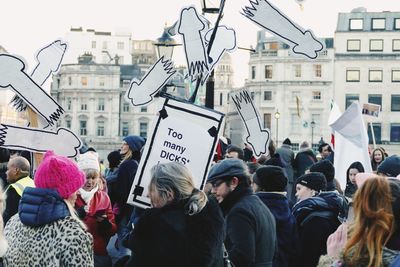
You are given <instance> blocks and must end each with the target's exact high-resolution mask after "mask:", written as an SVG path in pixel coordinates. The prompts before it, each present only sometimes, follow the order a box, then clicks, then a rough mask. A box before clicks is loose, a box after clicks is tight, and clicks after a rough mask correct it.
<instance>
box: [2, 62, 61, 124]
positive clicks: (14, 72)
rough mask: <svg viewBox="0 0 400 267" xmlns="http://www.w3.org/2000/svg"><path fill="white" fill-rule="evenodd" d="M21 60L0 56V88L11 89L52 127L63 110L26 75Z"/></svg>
mask: <svg viewBox="0 0 400 267" xmlns="http://www.w3.org/2000/svg"><path fill="white" fill-rule="evenodd" d="M24 70H25V63H24V62H23V61H22V59H20V58H18V57H16V56H12V55H8V54H0V87H2V88H7V87H9V86H10V87H11V88H12V90H13V91H14V92H15V93H16V94H18V96H19V97H20V98H21V99H23V101H24V102H26V103H27V104H28V105H29V106H30V107H31V108H32V109H33V110H34V111H35V112H36V113H37V114H38V115H40V116H42V117H43V118H44V119H45V120H46V122H47V124H49V125H54V124H55V122H56V121H57V120H58V119H59V118H60V116H61V114H62V113H63V112H64V110H63V108H62V107H61V106H60V105H59V104H58V103H57V102H56V101H55V100H54V99H53V98H52V97H51V96H49V95H48V94H47V93H46V92H45V91H44V90H43V89H42V88H41V87H40V85H38V84H37V83H36V82H35V81H34V80H33V79H32V78H31V77H30V76H29V75H28V74H26V73H25V71H24Z"/></svg>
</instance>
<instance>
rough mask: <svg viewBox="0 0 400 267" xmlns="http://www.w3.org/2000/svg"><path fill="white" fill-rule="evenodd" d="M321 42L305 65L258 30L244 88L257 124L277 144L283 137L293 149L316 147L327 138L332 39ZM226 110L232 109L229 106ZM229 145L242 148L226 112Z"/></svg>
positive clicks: (233, 119)
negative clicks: (315, 55)
mask: <svg viewBox="0 0 400 267" xmlns="http://www.w3.org/2000/svg"><path fill="white" fill-rule="evenodd" d="M320 41H321V42H323V43H324V44H325V49H324V50H323V51H321V52H320V53H319V55H318V58H317V59H315V60H313V61H310V60H308V59H303V58H299V57H293V56H291V55H289V47H288V46H287V45H285V44H283V43H281V42H279V41H278V40H277V39H276V38H274V37H266V32H265V31H259V32H258V37H257V47H256V51H255V52H251V53H250V61H249V76H248V77H249V78H248V79H247V80H246V81H245V86H244V87H245V89H247V90H248V91H249V92H250V94H251V97H252V99H253V101H254V104H255V106H256V107H257V108H258V111H259V113H260V117H261V120H262V125H263V126H264V127H265V128H269V129H270V131H271V135H272V140H273V141H274V142H277V143H278V145H281V143H282V141H283V140H284V139H285V138H287V137H289V138H290V139H291V141H292V143H293V149H294V150H298V147H299V144H300V143H301V142H303V141H309V142H310V143H311V142H312V143H313V144H314V147H316V146H318V142H319V141H320V140H321V138H323V139H324V140H327V139H328V140H329V138H330V129H329V127H328V125H327V121H328V117H329V111H330V101H331V99H332V92H333V57H334V51H333V39H332V38H324V39H321V40H320ZM231 106H232V105H231ZM231 112H232V113H230V115H231V116H230V118H229V121H230V134H231V138H232V142H234V143H238V144H242V143H243V142H244V141H245V140H244V137H245V135H246V133H244V132H243V129H242V126H241V125H240V123H239V122H238V121H237V120H238V116H237V115H236V116H235V112H234V111H233V110H231Z"/></svg>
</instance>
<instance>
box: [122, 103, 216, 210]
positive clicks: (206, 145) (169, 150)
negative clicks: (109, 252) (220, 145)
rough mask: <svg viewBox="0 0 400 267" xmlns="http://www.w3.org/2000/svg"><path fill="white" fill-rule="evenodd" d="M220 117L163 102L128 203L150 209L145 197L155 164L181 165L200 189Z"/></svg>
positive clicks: (210, 159) (211, 158)
mask: <svg viewBox="0 0 400 267" xmlns="http://www.w3.org/2000/svg"><path fill="white" fill-rule="evenodd" d="M223 117H224V115H223V114H222V113H219V112H216V111H213V110H208V109H205V108H202V107H199V106H195V105H193V104H188V103H182V102H178V101H175V100H172V99H166V101H165V103H164V105H163V107H162V109H161V110H160V111H159V114H158V116H157V117H156V118H155V121H154V125H153V132H152V133H151V134H150V135H149V138H148V139H147V142H146V146H145V149H144V151H143V154H142V158H141V160H140V163H139V167H138V170H137V172H136V176H135V179H134V182H133V185H132V188H131V192H130V194H129V198H128V203H129V204H132V205H136V206H139V207H143V208H148V207H150V206H151V204H150V199H149V198H148V197H147V195H148V186H149V184H150V179H151V177H150V170H151V168H152V167H153V166H154V165H156V164H159V163H167V162H171V161H172V162H179V163H182V164H184V165H185V166H186V167H188V168H189V170H190V171H191V173H192V174H193V178H194V183H195V186H196V188H199V189H202V188H203V186H204V184H205V182H206V179H207V173H208V170H209V167H210V164H211V162H212V160H213V156H214V151H215V147H216V144H217V141H218V135H219V132H220V130H221V125H222V120H223Z"/></svg>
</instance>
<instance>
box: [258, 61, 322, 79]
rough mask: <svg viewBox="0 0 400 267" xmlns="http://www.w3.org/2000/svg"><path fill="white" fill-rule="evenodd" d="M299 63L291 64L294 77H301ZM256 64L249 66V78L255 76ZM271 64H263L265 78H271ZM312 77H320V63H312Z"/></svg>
mask: <svg viewBox="0 0 400 267" xmlns="http://www.w3.org/2000/svg"><path fill="white" fill-rule="evenodd" d="M301 69H302V68H301V64H294V65H292V70H293V75H294V77H296V78H301V75H302V71H301ZM256 70H257V68H256V66H251V79H253V80H254V79H255V78H256ZM273 73H274V71H273V65H265V66H264V78H265V79H272V78H273ZM314 77H316V78H320V77H322V65H321V64H314Z"/></svg>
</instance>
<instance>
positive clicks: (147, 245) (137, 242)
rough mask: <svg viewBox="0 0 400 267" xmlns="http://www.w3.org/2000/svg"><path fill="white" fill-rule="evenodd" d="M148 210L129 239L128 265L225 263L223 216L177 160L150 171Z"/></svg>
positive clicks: (205, 265)
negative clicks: (130, 254)
mask: <svg viewBox="0 0 400 267" xmlns="http://www.w3.org/2000/svg"><path fill="white" fill-rule="evenodd" d="M149 197H150V199H151V203H152V208H151V209H147V210H146V211H145V212H144V213H143V215H142V216H141V217H140V219H139V221H138V222H137V224H136V225H135V228H134V229H133V232H132V233H131V235H130V238H129V247H130V248H131V249H132V257H131V258H130V259H129V261H128V262H127V264H126V265H125V266H126V267H133V266H175V267H180V266H181V267H184V266H185V267H186V266H195V267H197V266H198V267H207V266H222V260H223V256H222V255H223V254H222V253H223V249H222V248H223V245H222V243H223V239H224V234H223V232H224V231H223V226H224V219H223V216H222V213H221V210H220V209H219V206H218V204H217V202H216V200H214V199H211V198H210V199H208V198H207V196H206V195H205V193H204V192H202V191H200V190H198V189H197V188H195V186H194V182H193V178H192V174H191V173H190V172H189V170H188V169H187V168H186V167H185V166H184V165H181V164H179V163H176V162H170V163H166V164H158V165H156V166H154V167H153V168H152V170H151V181H150V185H149Z"/></svg>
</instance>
